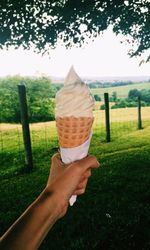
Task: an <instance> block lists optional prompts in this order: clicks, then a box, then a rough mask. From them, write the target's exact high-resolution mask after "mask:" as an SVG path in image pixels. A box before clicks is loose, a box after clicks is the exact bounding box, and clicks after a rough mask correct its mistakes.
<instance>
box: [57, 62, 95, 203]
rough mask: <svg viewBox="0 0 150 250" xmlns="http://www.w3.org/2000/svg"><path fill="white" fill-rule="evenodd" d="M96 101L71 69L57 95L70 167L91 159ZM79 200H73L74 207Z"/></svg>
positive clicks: (64, 151) (64, 158) (63, 145)
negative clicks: (72, 163)
mask: <svg viewBox="0 0 150 250" xmlns="http://www.w3.org/2000/svg"><path fill="white" fill-rule="evenodd" d="M93 108H94V99H93V98H92V95H91V93H90V90H89V88H88V86H87V85H86V84H85V83H84V82H83V81H82V80H81V79H80V77H79V76H78V75H77V73H76V72H75V70H74V68H73V67H71V69H70V71H69V73H68V75H67V77H66V79H65V84H64V86H63V88H62V89H61V90H60V91H58V92H57V94H56V109H55V117H56V126H57V131H58V137H59V144H60V154H61V158H62V161H63V162H64V163H66V164H68V163H71V162H73V161H76V160H80V159H83V158H84V157H86V156H87V154H88V150H89V145H90V140H91V137H92V132H91V128H92V124H93V121H94V118H93ZM75 200H76V196H73V197H71V200H70V204H71V205H73V203H74V202H75Z"/></svg>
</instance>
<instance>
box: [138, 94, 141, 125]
mask: <svg viewBox="0 0 150 250" xmlns="http://www.w3.org/2000/svg"><path fill="white" fill-rule="evenodd" d="M137 101H138V129H142V116H141V96H140V95H139V96H138V98H137Z"/></svg>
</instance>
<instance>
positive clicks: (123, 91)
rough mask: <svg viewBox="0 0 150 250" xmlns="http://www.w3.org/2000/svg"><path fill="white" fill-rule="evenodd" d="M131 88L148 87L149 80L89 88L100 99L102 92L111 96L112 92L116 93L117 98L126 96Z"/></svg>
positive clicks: (149, 85) (149, 87)
mask: <svg viewBox="0 0 150 250" xmlns="http://www.w3.org/2000/svg"><path fill="white" fill-rule="evenodd" d="M131 89H138V90H142V89H150V82H143V83H134V84H129V85H125V86H117V87H109V88H94V89H91V92H92V94H93V95H95V94H97V95H99V96H100V97H101V98H102V99H103V96H104V93H105V92H106V93H109V95H110V96H111V95H112V93H113V92H116V93H117V98H126V97H127V96H128V92H129V91H130V90H131Z"/></svg>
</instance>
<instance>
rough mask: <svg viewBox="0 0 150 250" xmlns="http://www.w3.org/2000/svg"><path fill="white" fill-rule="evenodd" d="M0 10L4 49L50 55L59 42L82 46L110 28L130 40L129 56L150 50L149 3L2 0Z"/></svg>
mask: <svg viewBox="0 0 150 250" xmlns="http://www.w3.org/2000/svg"><path fill="white" fill-rule="evenodd" d="M0 10H1V11H0V47H1V48H3V47H9V46H10V45H14V46H15V47H16V48H17V47H18V46H20V45H22V46H23V47H24V48H25V49H29V48H30V47H31V46H33V45H34V48H35V51H37V52H40V53H44V52H47V53H48V52H49V51H50V47H51V48H54V47H55V46H56V45H57V43H58V42H60V40H61V41H62V42H63V44H65V46H66V47H69V46H72V45H73V44H76V45H82V44H83V43H84V42H85V41H86V39H85V38H86V37H90V38H94V37H96V36H98V35H99V34H100V33H101V32H103V31H104V30H106V29H107V28H108V26H109V25H112V27H113V31H114V32H115V33H116V34H123V35H125V36H126V37H127V42H129V43H131V50H130V51H129V54H130V56H135V55H140V54H141V53H143V52H144V51H145V50H147V49H149V48H150V2H149V0H138V1H137V0H102V1H100V0H78V1H76V0H58V1H54V0H21V1H18V0H7V1H5V0H1V1H0ZM132 45H133V46H132ZM134 45H136V47H135V46H134ZM148 59H149V60H150V57H149V58H148Z"/></svg>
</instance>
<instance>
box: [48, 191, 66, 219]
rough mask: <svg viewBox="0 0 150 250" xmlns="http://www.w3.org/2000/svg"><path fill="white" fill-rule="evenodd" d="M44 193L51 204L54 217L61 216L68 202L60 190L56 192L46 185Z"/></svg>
mask: <svg viewBox="0 0 150 250" xmlns="http://www.w3.org/2000/svg"><path fill="white" fill-rule="evenodd" d="M44 195H45V197H47V200H48V203H49V204H51V206H52V210H53V216H54V217H55V219H56V220H58V219H60V218H61V217H63V216H64V215H65V213H66V211H67V208H68V202H67V201H66V200H64V199H63V197H62V195H61V192H56V191H54V190H53V188H52V187H51V186H47V187H46V188H45V190H44Z"/></svg>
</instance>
